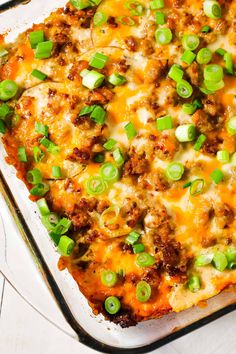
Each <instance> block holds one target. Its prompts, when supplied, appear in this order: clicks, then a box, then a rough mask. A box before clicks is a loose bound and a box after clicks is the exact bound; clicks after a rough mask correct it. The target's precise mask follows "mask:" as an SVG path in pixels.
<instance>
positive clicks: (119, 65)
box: [115, 59, 129, 73]
mask: <svg viewBox="0 0 236 354" xmlns="http://www.w3.org/2000/svg"><path fill="white" fill-rule="evenodd" d="M115 66H116V68H117V71H119V72H122V73H126V71H127V70H128V69H129V65H128V64H127V63H126V60H125V59H121V60H119V61H118V62H117V63H115Z"/></svg>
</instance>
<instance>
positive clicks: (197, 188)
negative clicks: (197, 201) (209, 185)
mask: <svg viewBox="0 0 236 354" xmlns="http://www.w3.org/2000/svg"><path fill="white" fill-rule="evenodd" d="M204 185H205V181H204V179H202V178H198V179H195V180H194V181H193V182H192V183H191V186H190V194H191V195H192V196H196V195H199V194H201V193H202V191H203V188H204Z"/></svg>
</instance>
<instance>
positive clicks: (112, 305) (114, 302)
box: [104, 296, 121, 315]
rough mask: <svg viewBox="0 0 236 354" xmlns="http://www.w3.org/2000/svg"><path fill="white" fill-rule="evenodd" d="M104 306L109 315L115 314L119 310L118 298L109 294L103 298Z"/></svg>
mask: <svg viewBox="0 0 236 354" xmlns="http://www.w3.org/2000/svg"><path fill="white" fill-rule="evenodd" d="M104 307H105V310H106V311H107V312H108V313H109V314H110V315H115V314H116V313H117V312H119V310H120V307H121V304H120V300H119V299H118V298H117V297H115V296H109V297H108V298H107V299H106V300H105V303H104Z"/></svg>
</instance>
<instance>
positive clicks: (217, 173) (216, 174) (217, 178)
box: [210, 168, 224, 184]
mask: <svg viewBox="0 0 236 354" xmlns="http://www.w3.org/2000/svg"><path fill="white" fill-rule="evenodd" d="M210 176H211V179H212V180H213V181H214V182H215V184H218V183H220V182H221V181H222V180H223V179H224V174H223V172H222V171H221V170H219V169H218V168H216V169H215V170H214V171H213V172H212V173H211V175H210Z"/></svg>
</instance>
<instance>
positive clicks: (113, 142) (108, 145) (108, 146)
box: [103, 139, 117, 151]
mask: <svg viewBox="0 0 236 354" xmlns="http://www.w3.org/2000/svg"><path fill="white" fill-rule="evenodd" d="M116 144H117V141H116V140H114V139H109V140H107V141H106V142H105V144H104V145H103V147H104V148H105V149H106V150H108V151H110V150H112V149H113V148H114V147H115V145H116Z"/></svg>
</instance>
